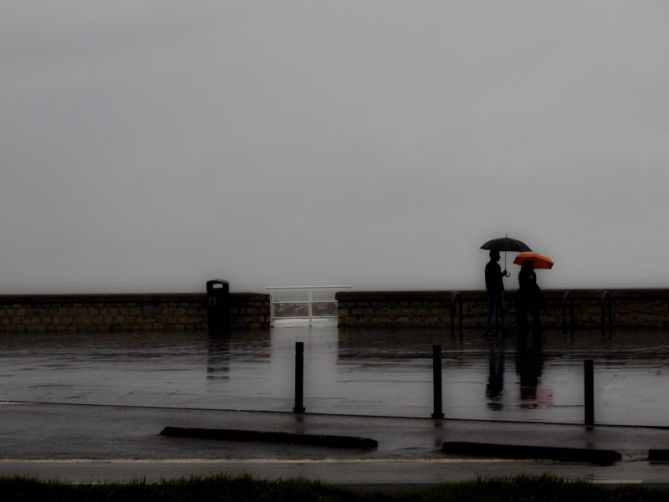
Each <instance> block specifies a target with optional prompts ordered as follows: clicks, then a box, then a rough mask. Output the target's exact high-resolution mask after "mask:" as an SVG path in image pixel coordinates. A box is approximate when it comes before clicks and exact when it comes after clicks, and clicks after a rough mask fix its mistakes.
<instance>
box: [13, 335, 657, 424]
mask: <svg viewBox="0 0 669 502" xmlns="http://www.w3.org/2000/svg"><path fill="white" fill-rule="evenodd" d="M297 341H303V342H304V344H305V391H304V392H305V407H306V408H307V411H309V412H322V413H344V414H356V415H363V414H369V415H386V416H423V417H429V416H430V414H431V413H432V369H431V354H432V352H431V351H432V344H437V343H438V344H441V345H442V347H443V389H444V391H443V392H444V398H443V401H444V413H445V415H446V416H447V417H448V418H472V419H499V420H534V421H551V422H573V423H581V422H582V421H583V382H582V380H583V370H582V367H583V366H582V365H583V363H582V361H583V360H584V359H594V360H595V419H596V421H597V422H598V423H608V424H636V425H664V426H666V425H668V424H669V385H666V381H665V379H666V378H667V377H666V375H667V374H669V341H668V340H667V333H665V332H663V331H649V330H645V331H629V330H626V331H622V330H620V331H614V333H613V336H611V337H608V336H605V337H602V336H601V334H600V332H599V331H584V332H576V333H575V334H574V335H573V336H571V335H569V334H566V335H565V334H563V333H562V332H560V331H547V332H545V333H543V334H541V335H539V336H537V335H534V334H532V333H527V334H524V335H519V334H517V333H511V334H510V335H509V336H506V337H504V336H501V335H499V334H498V335H494V334H493V335H490V336H487V337H486V336H484V335H483V333H478V332H465V334H464V336H463V337H459V336H457V335H454V336H451V334H450V332H449V331H448V330H440V329H401V330H400V329H397V330H389V329H374V330H364V329H356V330H343V329H338V328H337V327H336V326H334V325H323V326H318V327H314V328H312V329H311V330H310V329H309V328H308V327H306V326H299V327H295V326H293V327H286V326H284V327H276V328H273V329H272V330H271V331H248V332H239V333H232V334H231V335H229V336H221V337H212V338H209V337H208V336H207V334H206V333H111V334H109V333H91V334H25V333H16V334H3V335H2V336H1V337H0V399H1V400H17V401H43V402H64V403H86V404H112V405H141V406H168V407H193V408H214V409H245V410H271V411H290V410H291V409H292V405H293V402H292V400H293V371H294V369H293V368H294V344H295V342H297Z"/></svg>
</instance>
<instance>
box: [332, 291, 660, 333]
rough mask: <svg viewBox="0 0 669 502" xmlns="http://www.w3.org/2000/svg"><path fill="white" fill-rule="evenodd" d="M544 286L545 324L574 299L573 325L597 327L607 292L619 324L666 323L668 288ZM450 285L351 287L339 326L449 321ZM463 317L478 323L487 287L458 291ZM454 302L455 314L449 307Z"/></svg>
mask: <svg viewBox="0 0 669 502" xmlns="http://www.w3.org/2000/svg"><path fill="white" fill-rule="evenodd" d="M566 292H567V291H566V290H546V291H544V292H543V293H544V301H545V305H544V308H543V310H542V312H541V317H542V322H543V324H544V325H545V326H546V327H561V326H562V323H563V312H564V313H565V314H566V318H567V320H569V318H570V300H569V298H571V301H573V310H574V325H575V327H577V328H597V327H600V325H601V318H602V301H604V306H605V310H604V313H605V318H606V320H607V321H608V310H606V307H607V305H608V300H607V299H606V298H607V297H608V298H609V299H610V305H611V319H612V322H613V325H614V326H617V327H660V328H666V327H669V289H646V290H644V289H617V290H609V291H607V292H606V295H605V296H604V300H602V297H603V295H604V291H603V290H594V289H581V290H571V291H569V295H567V298H566V299H565V293H566ZM454 293H455V292H453V291H404V292H402V291H399V292H374V291H364V292H353V291H342V292H339V293H337V294H336V299H337V301H338V317H339V325H340V326H342V327H384V326H388V327H391V326H417V327H450V326H451V322H452V319H453V320H454V321H455V323H456V326H457V325H458V323H459V316H458V313H459V305H458V303H457V301H455V302H454V298H456V297H454ZM458 295H459V298H460V299H461V301H462V323H463V327H464V328H482V327H483V325H484V320H485V310H486V293H485V291H461V292H459V293H458ZM505 299H506V304H507V307H508V310H509V320H510V324H511V325H514V324H515V309H514V293H513V292H510V291H507V292H506V294H505ZM454 308H455V317H454V318H452V312H453V311H454Z"/></svg>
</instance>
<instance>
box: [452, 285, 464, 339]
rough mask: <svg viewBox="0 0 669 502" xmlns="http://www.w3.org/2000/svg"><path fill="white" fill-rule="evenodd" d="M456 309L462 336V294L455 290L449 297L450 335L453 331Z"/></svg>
mask: <svg viewBox="0 0 669 502" xmlns="http://www.w3.org/2000/svg"><path fill="white" fill-rule="evenodd" d="M456 308H457V310H458V329H459V330H460V336H462V296H460V293H458V292H457V291H456V292H455V293H453V296H452V297H451V335H453V334H454V333H455V311H456Z"/></svg>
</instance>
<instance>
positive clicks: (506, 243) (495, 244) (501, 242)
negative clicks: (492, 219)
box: [481, 237, 532, 253]
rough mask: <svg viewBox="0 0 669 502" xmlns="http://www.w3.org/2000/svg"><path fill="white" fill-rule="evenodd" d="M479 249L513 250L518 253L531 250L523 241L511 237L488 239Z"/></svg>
mask: <svg viewBox="0 0 669 502" xmlns="http://www.w3.org/2000/svg"><path fill="white" fill-rule="evenodd" d="M481 249H489V250H492V249H496V250H497V251H514V252H518V253H520V252H522V251H532V250H531V249H530V246H528V245H527V244H525V243H524V242H523V241H519V240H518V239H512V238H511V237H499V238H497V239H492V240H489V241H488V242H486V243H485V244H484V245H483V246H481Z"/></svg>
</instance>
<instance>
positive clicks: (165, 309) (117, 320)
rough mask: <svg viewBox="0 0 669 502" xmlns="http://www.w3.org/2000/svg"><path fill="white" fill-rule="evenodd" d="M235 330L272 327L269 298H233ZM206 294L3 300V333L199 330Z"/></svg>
mask: <svg viewBox="0 0 669 502" xmlns="http://www.w3.org/2000/svg"><path fill="white" fill-rule="evenodd" d="M230 317H231V325H232V328H233V329H250V328H269V295H266V294H256V293H233V294H231V295H230ZM206 329H207V296H206V295H205V294H137V295H131V294H127V295H20V296H18V295H16V296H0V332H4V333H6V332H83V331H198V330H206Z"/></svg>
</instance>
